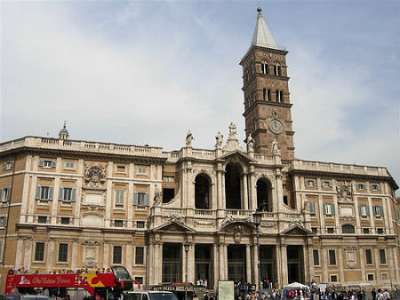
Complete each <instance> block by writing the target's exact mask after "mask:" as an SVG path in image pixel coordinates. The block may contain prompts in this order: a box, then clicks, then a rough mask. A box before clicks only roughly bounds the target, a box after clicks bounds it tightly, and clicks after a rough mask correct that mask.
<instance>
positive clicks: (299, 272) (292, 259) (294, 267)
mask: <svg viewBox="0 0 400 300" xmlns="http://www.w3.org/2000/svg"><path fill="white" fill-rule="evenodd" d="M303 257H304V256H303V246H287V265H288V282H289V283H291V282H301V283H304V259H303Z"/></svg>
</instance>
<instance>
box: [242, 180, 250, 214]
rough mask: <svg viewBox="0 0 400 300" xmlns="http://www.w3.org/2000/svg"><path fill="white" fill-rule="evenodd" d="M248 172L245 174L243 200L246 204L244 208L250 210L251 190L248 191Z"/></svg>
mask: <svg viewBox="0 0 400 300" xmlns="http://www.w3.org/2000/svg"><path fill="white" fill-rule="evenodd" d="M247 178H248V176H247V174H244V175H243V201H244V203H243V204H244V206H243V209H245V210H248V209H249V191H248V186H247V184H248V183H247Z"/></svg>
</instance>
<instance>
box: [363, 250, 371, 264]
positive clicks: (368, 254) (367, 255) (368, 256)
mask: <svg viewBox="0 0 400 300" xmlns="http://www.w3.org/2000/svg"><path fill="white" fill-rule="evenodd" d="M365 263H366V264H367V265H372V250H371V249H365Z"/></svg>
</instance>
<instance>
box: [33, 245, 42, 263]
mask: <svg viewBox="0 0 400 300" xmlns="http://www.w3.org/2000/svg"><path fill="white" fill-rule="evenodd" d="M43 260H44V243H43V242H36V244H35V261H43Z"/></svg>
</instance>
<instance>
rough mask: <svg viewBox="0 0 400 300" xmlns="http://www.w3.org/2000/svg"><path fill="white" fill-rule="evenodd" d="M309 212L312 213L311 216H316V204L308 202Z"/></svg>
mask: <svg viewBox="0 0 400 300" xmlns="http://www.w3.org/2000/svg"><path fill="white" fill-rule="evenodd" d="M307 210H308V212H309V213H310V215H315V203H314V202H307Z"/></svg>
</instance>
